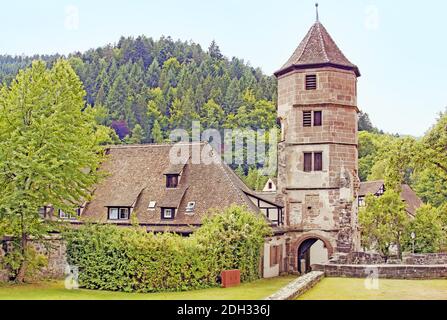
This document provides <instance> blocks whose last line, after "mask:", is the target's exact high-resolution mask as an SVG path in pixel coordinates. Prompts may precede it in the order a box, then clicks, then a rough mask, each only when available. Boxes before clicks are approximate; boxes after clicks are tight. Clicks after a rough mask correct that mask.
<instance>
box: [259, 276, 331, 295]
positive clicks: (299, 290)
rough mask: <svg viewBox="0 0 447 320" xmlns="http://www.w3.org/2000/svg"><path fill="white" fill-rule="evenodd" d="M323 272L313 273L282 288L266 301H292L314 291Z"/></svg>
mask: <svg viewBox="0 0 447 320" xmlns="http://www.w3.org/2000/svg"><path fill="white" fill-rule="evenodd" d="M323 278H324V273H323V272H318V271H313V272H310V273H308V274H305V275H304V276H302V277H299V278H298V279H296V280H294V281H292V282H291V283H289V284H288V285H287V286H285V287H283V288H281V289H280V290H279V291H277V292H275V293H274V294H272V295H271V296H269V297H267V298H266V299H265V300H292V299H295V298H296V297H298V296H300V295H302V294H304V293H305V292H306V291H308V290H310V289H312V288H313V287H314V286H315V285H316V284H317V283H318V282H320V281H321V279H323Z"/></svg>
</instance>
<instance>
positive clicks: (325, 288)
mask: <svg viewBox="0 0 447 320" xmlns="http://www.w3.org/2000/svg"><path fill="white" fill-rule="evenodd" d="M297 300H447V280H385V279H384V280H382V279H379V288H378V290H368V289H366V287H365V279H344V278H325V279H323V280H322V281H321V282H320V283H319V284H317V285H316V286H315V287H314V288H313V289H311V290H310V291H308V292H307V293H305V294H304V295H302V296H300V297H298V299H297Z"/></svg>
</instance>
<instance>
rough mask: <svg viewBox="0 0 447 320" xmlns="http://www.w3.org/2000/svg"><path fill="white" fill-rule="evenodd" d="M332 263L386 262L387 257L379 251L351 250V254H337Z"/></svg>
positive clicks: (369, 263) (365, 263) (366, 263)
mask: <svg viewBox="0 0 447 320" xmlns="http://www.w3.org/2000/svg"><path fill="white" fill-rule="evenodd" d="M329 263H330V264H364V265H371V264H384V263H385V259H383V258H382V256H381V255H380V254H377V253H366V252H351V253H349V254H337V255H335V256H334V257H333V258H332V259H331V260H330V261H329Z"/></svg>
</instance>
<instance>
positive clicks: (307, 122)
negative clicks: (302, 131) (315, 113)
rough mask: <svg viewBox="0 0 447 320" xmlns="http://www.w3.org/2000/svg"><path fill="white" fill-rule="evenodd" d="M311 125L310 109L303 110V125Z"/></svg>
mask: <svg viewBox="0 0 447 320" xmlns="http://www.w3.org/2000/svg"><path fill="white" fill-rule="evenodd" d="M311 126H312V111H303V127H311Z"/></svg>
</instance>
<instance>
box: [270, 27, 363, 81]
mask: <svg viewBox="0 0 447 320" xmlns="http://www.w3.org/2000/svg"><path fill="white" fill-rule="evenodd" d="M313 66H332V67H338V68H342V69H347V70H352V71H354V72H355V73H356V74H357V76H360V71H359V69H358V67H357V66H356V65H354V64H353V63H351V62H350V61H349V60H348V59H347V58H346V57H345V55H344V54H343V52H342V51H341V50H340V49H339V48H338V46H337V44H336V43H335V41H334V40H333V39H332V37H331V36H330V35H329V33H328V32H327V30H326V28H325V27H324V26H323V25H322V24H321V23H320V22H319V21H317V22H315V24H314V25H313V26H312V27H311V28H310V30H309V32H308V33H307V35H306V37H305V38H304V40H303V41H302V42H301V43H300V45H299V46H298V48H297V49H296V50H295V52H294V53H293V55H292V56H291V57H290V59H289V60H288V61H287V62H286V63H285V64H284V65H283V66H282V68H281V69H280V70H278V71H277V72H275V75H276V76H279V75H282V74H285V73H287V72H289V71H291V70H293V69H296V68H298V69H302V68H308V67H313Z"/></svg>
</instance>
